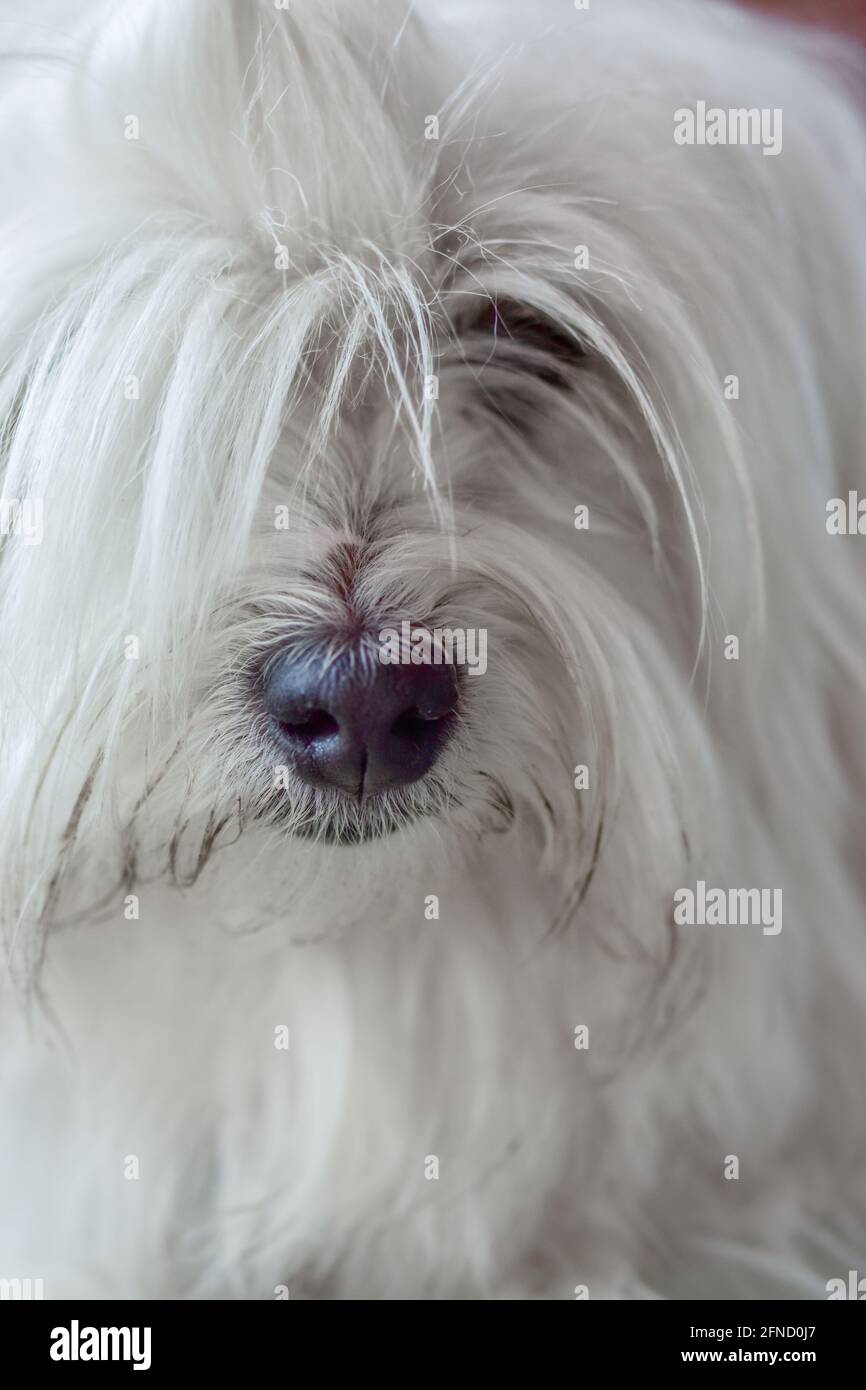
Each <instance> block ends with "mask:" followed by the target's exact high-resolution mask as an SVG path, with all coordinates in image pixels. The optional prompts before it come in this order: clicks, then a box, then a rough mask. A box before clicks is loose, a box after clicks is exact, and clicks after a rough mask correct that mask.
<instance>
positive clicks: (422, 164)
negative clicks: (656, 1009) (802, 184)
mask: <svg viewBox="0 0 866 1390" xmlns="http://www.w3.org/2000/svg"><path fill="white" fill-rule="evenodd" d="M117 8H118V15H114V13H113V7H111V6H109V7H108V10H109V13H107V14H101V15H100V17H99V20H98V23H97V27H96V30H95V33H96V37H95V38H94V40H93V41H92V42H91V43H90V44H89V45H87V46H85V48H84V49H83V50H82V53H81V54H80V55H79V56H78V57H77V58H76V61H75V62H74V63H73V64H72V65H71V66H70V67H69V68H68V70H67V67H66V66H64V65H60V66H58V65H57V64H48V65H47V66H46V67H45V68H44V70H42V71H41V77H42V80H43V82H44V84H45V92H46V98H45V104H44V106H43V109H42V114H41V118H40V121H39V122H38V123H37V122H31V123H30V127H29V128H30V129H31V130H32V142H33V143H32V147H31V149H30V151H29V152H27V151H25V153H29V155H30V158H28V159H26V160H24V161H23V162H22V161H21V160H20V158H19V161H18V162H19V165H20V166H21V167H19V168H18V171H17V173H16V178H17V180H18V182H17V188H18V191H19V200H20V204H21V207H22V215H21V217H20V218H19V219H17V220H16V221H15V223H14V224H12V223H7V225H6V226H5V227H4V238H5V244H4V249H5V250H6V252H7V253H8V255H9V257H10V260H11V262H14V267H15V282H14V292H13V290H12V288H11V283H10V280H9V278H8V277H4V281H3V283H4V296H8V303H4V309H5V310H6V311H7V312H6V317H5V322H6V329H5V337H4V347H5V352H4V372H3V376H2V411H3V418H4V420H5V430H4V435H3V453H4V458H5V465H6V482H5V485H4V497H5V498H7V499H20V500H22V501H23V499H43V501H44V536H43V538H42V543H41V544H38V545H37V544H28V543H27V537H26V536H25V535H21V534H13V535H10V537H9V538H8V542H9V543H8V545H7V554H6V557H5V562H4V564H5V585H4V604H5V608H4V641H5V642H6V643H7V653H11V655H12V657H13V664H14V679H13V680H12V681H11V684H10V696H9V702H8V703H9V713H8V721H7V732H8V747H9V757H8V762H7V768H8V771H7V788H8V789H9V790H10V791H11V796H12V799H13V802H14V803H15V804H17V805H18V806H19V807H20V809H21V820H22V821H23V822H25V828H24V829H23V830H20V829H19V830H18V831H16V835H18V837H19V838H18V841H17V859H16V863H17V865H18V874H19V879H20V885H19V892H23V895H24V897H26V896H27V893H28V892H31V891H32V892H34V893H35V896H34V897H33V899H32V901H31V902H30V903H29V904H28V907H27V908H26V909H25V910H26V911H28V912H30V911H33V912H36V911H37V910H38V909H39V903H40V902H41V903H42V905H43V907H44V905H45V900H46V898H47V899H48V900H50V899H51V897H52V894H54V895H55V896H56V892H57V884H58V882H59V878H60V875H61V873H62V870H63V867H64V865H65V864H67V863H68V862H71V861H72V860H73V859H74V858H75V855H76V853H77V848H76V847H81V848H83V847H84V846H86V845H88V844H89V845H90V846H91V852H92V853H95V854H97V855H102V856H105V855H106V854H109V853H112V854H117V855H118V856H119V862H120V864H121V865H122V866H123V874H124V877H125V881H126V882H131V881H133V879H134V878H135V876H136V875H137V874H138V873H139V872H141V871H142V864H143V862H144V860H145V859H146V858H147V857H148V856H150V855H152V854H153V853H154V852H157V853H158V854H159V855H160V856H161V859H162V865H163V867H164V866H165V864H166V863H168V864H169V865H170V867H171V869H172V871H173V872H175V873H176V874H177V875H178V877H186V878H188V879H191V878H193V877H195V875H196V874H197V873H199V872H200V870H201V868H202V867H203V865H204V863H205V862H206V861H207V859H208V856H209V853H210V851H211V850H212V849H213V848H215V847H218V846H219V845H220V844H222V843H225V842H226V840H230V839H233V838H235V837H236V836H237V835H238V833H241V834H245V833H247V831H249V830H250V829H251V828H252V827H254V826H257V827H259V828H263V827H267V828H268V829H269V831H270V832H271V833H272V834H273V835H274V836H277V837H279V838H280V839H281V840H282V841H285V840H287V839H289V838H290V837H302V838H304V839H307V840H310V839H312V840H315V841H319V842H321V843H322V844H323V845H327V846H331V845H334V844H360V845H361V846H367V847H368V846H369V844H370V843H371V842H372V841H374V840H377V839H379V838H381V837H383V836H384V835H386V834H388V833H389V832H392V831H400V830H404V829H407V828H408V827H409V826H413V827H414V828H415V832H417V833H420V834H423V833H425V832H426V833H429V834H431V835H435V836H436V837H438V838H439V839H442V838H443V837H444V838H445V839H446V840H447V839H448V838H449V837H451V838H453V839H454V841H455V843H456V842H457V841H458V840H459V841H462V842H463V843H466V842H467V836H469V837H470V838H471V837H472V836H477V835H493V834H497V833H499V834H504V835H507V834H509V832H512V830H513V827H514V826H516V825H517V826H519V827H520V832H521V833H520V840H521V843H523V844H526V843H531V844H532V846H533V853H536V854H537V853H538V852H542V853H543V852H547V853H548V855H549V856H550V858H551V860H552V861H553V862H555V863H556V864H557V865H560V866H563V868H564V871H565V877H566V878H567V880H568V884H569V895H568V897H567V901H568V903H569V904H570V907H571V908H573V907H574V905H575V903H576V902H577V901H578V900H579V899H580V897H581V895H582V893H583V892H584V891H585V888H586V884H587V882H588V880H589V879H590V877H591V875H592V872H593V868H594V865H595V864H596V863H597V861H598V857H599V853H600V850H601V848H602V847H603V845H604V843H605V838H606V836H607V835H609V834H610V826H611V825H612V824H613V823H619V824H620V825H621V826H625V827H627V828H629V836H630V845H631V847H630V848H629V849H628V851H627V853H628V854H629V855H635V856H637V855H638V853H640V854H641V855H643V856H645V857H646V859H647V860H648V861H651V862H652V863H653V864H654V865H655V866H656V867H657V866H658V864H659V863H660V862H661V861H662V860H664V861H665V862H673V861H674V860H676V858H677V857H678V856H680V855H681V853H682V843H683V840H682V835H681V831H680V827H681V824H682V822H683V819H684V816H685V812H684V809H683V796H684V789H683V778H682V776H681V769H682V765H683V761H684V757H685V756H686V755H685V754H684V751H683V750H684V749H685V748H686V746H687V745H688V737H687V727H686V726H687V722H688V720H689V719H690V718H691V716H690V715H689V713H688V711H689V707H690V701H691V695H690V693H689V681H690V677H691V675H692V673H693V670H694V665H695V659H696V657H697V656H698V654H699V653H700V651H701V647H702V642H703V641H704V638H705V636H706V624H707V619H708V616H709V617H711V616H712V610H711V607H710V605H709V603H708V594H709V592H710V581H711V579H712V575H711V571H710V567H709V565H708V559H707V556H706V547H705V536H706V532H705V516H704V513H703V509H706V508H712V507H719V506H722V507H724V508H725V509H726V512H727V514H729V515H733V514H735V512H736V515H738V517H739V518H740V522H741V526H742V535H745V536H749V537H752V539H753V538H754V537H753V532H752V531H751V530H750V517H751V515H752V507H751V501H750V495H749V490H748V487H746V486H745V485H744V477H743V468H742V457H741V453H740V443H739V436H738V432H737V427H736V425H735V424H734V423H733V421H732V417H731V409H730V404H729V401H728V400H727V399H726V396H725V392H724V386H723V381H724V375H725V369H726V368H727V367H729V366H730V360H729V359H726V356H725V351H723V350H719V347H718V345H719V344H720V343H721V344H723V345H724V347H725V348H727V347H729V346H731V345H732V344H735V345H736V346H737V348H738V350H739V351H740V354H741V355H740V357H739V358H738V359H736V361H737V363H738V364H742V363H743V362H744V361H747V360H749V361H750V360H752V358H753V357H754V358H755V359H757V358H758V357H759V355H760V354H759V351H758V349H759V347H760V345H759V344H757V345H755V347H753V346H752V345H751V343H750V341H749V339H748V336H747V335H743V332H742V327H741V326H738V325H737V324H736V321H735V320H736V315H735V314H733V315H731V314H730V312H729V311H730V310H731V303H732V298H734V297H738V298H739V300H740V301H742V300H744V299H745V298H746V297H747V296H748V285H746V284H743V283H742V282H739V283H738V281H737V276H736V274H735V273H734V270H735V267H732V266H731V257H730V255H729V253H728V250H726V248H727V247H728V246H729V239H730V237H731V235H732V233H733V230H734V228H735V227H736V226H737V225H738V218H739V210H740V208H741V207H742V205H743V202H744V200H745V199H746V198H747V197H749V196H751V195H752V194H754V196H756V197H757V196H759V194H760V193H761V191H762V190H763V187H764V182H765V181H766V178H767V174H768V167H769V164H770V161H762V159H761V155H760V152H759V151H758V152H755V151H742V152H741V151H725V152H724V155H725V158H724V159H720V160H717V161H716V163H715V165H714V167H713V172H712V174H711V175H710V174H708V172H707V171H708V170H709V168H710V164H709V162H708V161H705V162H704V165H703V166H702V168H701V169H699V167H698V165H697V163H696V162H695V161H694V160H692V163H691V165H687V164H686V157H687V156H688V155H694V154H695V153H696V152H694V151H683V150H682V148H681V147H679V146H677V144H676V143H675V142H674V141H673V139H672V136H671V121H672V112H673V109H674V108H675V107H676V106H677V105H679V104H680V103H681V101H683V100H684V99H685V98H686V96H687V95H688V93H689V92H690V91H691V89H692V86H693V83H690V80H688V78H687V76H684V75H683V71H682V66H681V65H679V66H678V62H677V60H676V59H675V57H669V56H668V55H667V54H666V53H665V52H664V48H663V46H662V45H661V44H660V41H659V38H658V36H657V35H654V33H653V31H652V30H651V29H650V28H648V27H646V26H645V25H644V27H643V28H642V27H641V26H642V23H643V22H642V21H641V20H640V18H639V11H640V7H637V9H634V8H633V7H631V6H621V7H619V12H620V13H621V15H622V18H623V19H624V21H625V23H624V24H623V25H622V26H621V25H620V24H619V23H617V24H615V25H613V27H612V28H611V27H610V22H609V27H608V28H607V29H604V28H603V27H599V25H598V24H597V23H596V20H595V18H594V17H590V16H589V15H584V14H581V15H574V16H572V17H571V19H570V20H569V22H568V24H567V25H566V27H565V29H564V30H563V31H562V32H561V33H559V34H554V33H553V31H551V30H549V29H545V28H541V29H534V28H533V29H532V32H527V33H525V34H524V35H523V42H522V44H521V45H514V44H513V43H511V42H510V41H511V37H512V34H511V30H510V29H507V30H506V33H505V34H504V35H503V36H502V37H500V38H498V39H497V38H496V36H495V33H494V36H493V38H492V39H491V37H490V35H488V38H487V42H488V46H490V47H491V48H492V51H493V52H494V53H495V54H497V55H498V56H496V57H495V58H491V57H490V56H489V55H488V56H487V57H486V58H485V57H481V56H475V57H473V56H472V54H471V52H470V51H469V50H470V49H471V43H470V40H469V37H468V36H465V35H464V36H463V38H462V40H461V42H462V43H463V45H464V52H467V53H468V56H467V57H466V59H465V61H464V62H462V64H461V66H460V68H459V70H458V69H457V68H456V67H455V64H454V61H453V58H451V57H449V56H448V55H449V51H450V46H449V44H448V43H447V41H446V42H445V43H444V45H443V47H442V50H441V52H440V53H439V54H438V56H434V49H433V48H432V47H431V46H430V40H429V39H428V38H427V37H426V36H425V35H424V34H423V33H422V31H421V30H420V28H419V27H418V25H417V24H416V21H415V20H414V19H413V20H411V21H409V22H405V23H404V19H405V15H404V13H403V7H401V6H397V7H396V11H399V13H396V11H395V7H393V6H388V5H383V6H380V7H374V8H373V10H372V11H371V13H370V14H367V15H366V17H365V18H363V19H360V18H359V17H358V16H357V14H356V13H355V12H354V10H353V9H352V7H350V6H348V5H333V4H329V3H324V0H323V2H322V3H317V4H311V3H310V4H305V5H303V6H300V7H294V6H292V7H288V8H283V7H281V6H279V5H277V6H274V5H272V4H266V3H264V0H261V3H258V4H253V3H251V2H250V0H244V3H240V0H239V3H237V4H226V5H221V6H211V5H208V4H205V3H198V0H190V3H189V4H186V5H184V6H182V7H177V6H173V5H168V4H160V3H156V0H154V2H153V3H148V4H145V5H142V6H138V7H136V14H135V15H134V16H132V18H130V15H129V12H128V7H117ZM355 8H356V9H357V7H355ZM120 11H122V13H120ZM593 26H595V27H593ZM734 28H735V26H734ZM729 29H730V32H731V33H733V32H734V31H733V29H731V27H730V26H729V25H727V27H726V25H722V26H721V27H720V30H719V36H718V43H717V44H716V46H715V47H714V49H713V53H714V55H715V56H714V62H716V64H718V63H719V61H720V58H719V55H720V53H721V54H724V53H725V52H726V51H727V49H726V48H725V45H726V44H727V43H728V38H727V35H728V33H729ZM683 41H684V42H685V40H683ZM509 45H510V46H509ZM695 48H696V50H697V45H695ZM730 52H731V64H730V67H731V69H733V67H734V55H736V56H737V57H739V52H740V50H739V45H738V44H737V43H735V42H734V39H733V38H732V39H731V43H730ZM649 62H652V63H654V67H653V73H654V80H653V82H651V83H650V82H647V81H645V80H642V78H641V71H642V65H644V64H647V63H649ZM578 73H579V75H580V81H579V82H578V80H577V76H576V74H578ZM703 76H704V78H705V79H706V82H707V83H708V84H712V83H713V81H714V78H713V76H712V75H711V74H709V73H704V74H703ZM709 90H710V94H711V93H712V86H711V85H710V87H709ZM611 92H618V93H619V96H618V97H616V98H611V99H610V100H608V97H609V95H610V93H611ZM37 127H38V128H37ZM37 142H38V159H34V157H33V152H34V149H35V148H36V146H37ZM705 153H706V152H705ZM19 155H20V151H19ZM14 163H15V160H14V159H13V157H12V154H11V153H10V154H9V156H8V159H7V165H8V167H9V168H12V167H13V165H14ZM34 165H37V166H38V167H37V168H36V170H35V172H34ZM751 171H754V172H751ZM695 187H700V188H703V189H704V190H706V189H711V190H712V198H709V197H708V196H706V194H704V196H703V197H701V196H699V197H695V196H693V195H694V190H695ZM728 193H729V194H730V195H731V201H730V203H729V204H726V203H725V195H726V194H728ZM773 196H774V197H775V196H776V195H775V194H774V195H773ZM803 196H806V195H805V193H804V195H803ZM710 204H711V205H710ZM735 244H736V243H734V245H735ZM753 279H754V277H753V276H752V275H751V274H750V275H749V277H748V281H749V284H751V283H752V281H753ZM722 301H724V309H722V308H721V307H720V306H721V302H722ZM716 314H721V316H722V318H723V319H724V324H722V325H721V326H719V322H718V321H717V320H716V319H714V317H713V316H714V315H716ZM754 331H755V316H754V315H753V316H752V319H751V327H750V330H749V332H750V334H752V333H754ZM726 333H727V335H728V336H727V339H726V337H725V335H726ZM741 369H742V368H741ZM696 470H697V471H700V474H701V478H700V494H701V499H702V500H701V501H700V502H699V501H698V495H699V489H698V485H697V484H698V480H697V478H696ZM19 529H20V528H19ZM728 540H730V542H731V546H732V552H731V553H733V550H734V549H735V548H736V546H735V541H736V538H735V537H730V538H726V537H725V536H722V537H721V539H720V541H719V543H718V545H717V547H716V550H715V552H714V555H713V565H715V566H716V567H717V569H718V572H719V573H720V574H723V575H724V580H723V583H724V586H725V589H726V594H727V597H728V600H729V602H732V603H733V604H734V605H736V603H738V602H739V601H740V600H741V598H742V596H743V595H745V594H747V593H748V594H749V595H750V596H751V595H753V594H755V593H757V592H758V590H757V588H755V589H753V588H752V579H753V577H754V576H753V572H752V570H751V569H750V566H751V564H752V562H753V561H754V562H757V559H758V551H757V547H755V546H754V545H752V546H750V547H749V552H748V560H749V565H746V566H744V565H743V564H742V563H740V564H739V565H738V566H737V568H736V572H735V573H733V572H728V571H727V570H726V568H725V567H726V564H727V562H728V560H729V558H730V556H729V553H727V552H726V545H727V544H728ZM674 730H675V731H676V734H675V735H674V732H673V731H674ZM696 737H697V735H696ZM675 748H676V750H677V751H676V753H675V751H674V750H675ZM638 845H639V846H640V851H638V849H637V848H636V846H638ZM111 846H114V849H113V850H112V848H111ZM328 852H331V853H333V851H332V850H329V851H328ZM359 852H360V851H359ZM46 863H47V864H48V865H50V866H51V867H50V868H48V869H45V867H44V866H45V865H46ZM37 870H38V873H37ZM659 872H661V871H659ZM39 874H41V875H42V877H41V880H40V888H39V890H38V891H35V890H32V889H28V888H27V887H26V884H27V883H30V884H32V883H33V881H34V875H36V876H37V877H38V875H39ZM21 885H24V886H23V887H21ZM37 899H38V900H39V901H37Z"/></svg>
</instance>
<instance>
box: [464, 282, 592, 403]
mask: <svg viewBox="0 0 866 1390" xmlns="http://www.w3.org/2000/svg"><path fill="white" fill-rule="evenodd" d="M484 327H485V330H486V333H487V334H488V335H489V336H490V337H492V338H493V340H494V352H496V351H498V350H500V349H501V350H502V352H503V353H510V352H512V351H514V352H518V351H519V352H521V353H522V354H523V357H524V361H525V364H526V365H527V366H531V367H532V368H533V369H534V370H535V371H536V372H537V374H538V376H540V377H542V378H543V379H544V380H545V381H549V382H550V383H551V384H552V385H559V384H563V381H564V376H563V369H566V368H569V367H573V366H575V365H576V364H577V363H579V362H581V361H582V360H583V359H584V358H585V357H586V350H585V348H584V346H583V345H582V344H581V343H580V342H579V341H578V340H577V339H576V338H574V337H572V335H571V334H570V333H569V332H568V330H567V329H565V328H562V327H561V326H559V325H558V324H556V323H554V322H552V320H551V319H549V318H546V317H545V316H544V315H543V314H539V313H537V312H536V311H535V310H534V309H532V308H530V307H529V306H528V305H526V304H520V303H518V302H517V301H516V300H513V299H497V300H495V301H493V302H492V303H490V304H488V305H487V306H486V309H485V318H484ZM558 369H559V370H558Z"/></svg>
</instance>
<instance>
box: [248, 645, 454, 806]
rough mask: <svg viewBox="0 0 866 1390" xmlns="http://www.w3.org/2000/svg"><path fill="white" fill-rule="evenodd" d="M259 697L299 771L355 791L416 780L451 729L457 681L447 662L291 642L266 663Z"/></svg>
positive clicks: (304, 777) (309, 778) (312, 780)
mask: <svg viewBox="0 0 866 1390" xmlns="http://www.w3.org/2000/svg"><path fill="white" fill-rule="evenodd" d="M260 688H261V700H262V704H263V706H264V708H265V710H266V712H267V714H268V716H269V722H270V725H271V729H272V731H273V733H274V734H275V735H276V736H277V738H278V740H279V741H280V743H281V744H282V747H283V750H284V753H285V754H286V755H287V756H288V759H289V761H290V762H291V765H292V766H293V768H294V770H295V772H296V773H297V774H298V776H299V777H300V778H301V779H302V780H303V781H305V782H308V783H309V784H310V785H312V786H317V787H332V788H338V789H339V790H341V791H345V792H348V793H349V794H350V795H352V796H356V797H357V796H363V795H365V794H367V793H373V792H380V791H385V790H387V789H388V788H390V787H401V786H407V785H408V784H409V783H411V782H417V781H418V779H419V778H421V777H423V776H424V775H425V774H426V773H427V772H429V770H430V768H431V767H432V766H433V764H434V763H435V762H436V760H437V758H438V757H439V755H440V753H441V752H442V750H443V748H444V747H445V745H446V743H447V742H448V739H449V737H450V734H451V730H452V727H453V725H454V723H455V717H454V716H455V714H456V707H457V682H456V680H455V676H454V672H453V670H452V668H451V667H450V666H447V665H439V666H436V665H427V664H424V665H420V666H413V665H387V664H385V663H382V662H379V661H378V660H377V659H376V657H375V654H373V655H371V656H370V657H369V659H367V660H363V659H362V654H361V653H359V652H358V651H357V650H355V649H348V650H346V651H345V652H343V653H341V654H340V655H339V656H337V657H336V658H335V657H334V656H333V654H332V653H331V654H326V653H325V652H323V654H322V656H321V657H320V658H319V657H317V656H316V655H315V654H313V655H312V656H311V655H310V651H309V648H306V649H305V652H304V655H303V658H299V657H296V656H295V655H294V653H293V651H292V649H291V648H287V649H286V650H285V651H284V652H281V653H279V654H278V655H277V656H276V657H275V658H273V659H272V660H271V661H270V662H269V663H268V666H267V667H266V668H265V670H264V672H263V675H262V679H261V687H260Z"/></svg>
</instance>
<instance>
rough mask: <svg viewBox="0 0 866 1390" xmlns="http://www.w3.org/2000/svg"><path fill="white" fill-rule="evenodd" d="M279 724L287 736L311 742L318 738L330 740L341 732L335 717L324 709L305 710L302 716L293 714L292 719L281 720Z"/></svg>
mask: <svg viewBox="0 0 866 1390" xmlns="http://www.w3.org/2000/svg"><path fill="white" fill-rule="evenodd" d="M277 722H278V724H279V725H280V728H281V729H284V730H285V731H286V733H287V734H290V735H294V736H296V737H297V738H304V739H309V740H310V741H311V742H312V740H314V739H317V738H329V737H331V736H332V735H334V734H336V733H339V731H340V726H339V724H338V723H337V721H336V719H335V718H334V716H333V715H332V714H328V711H327V710H324V709H310V710H304V711H303V712H302V713H301V714H293V715H292V717H291V718H290V719H279V720H278V721H277Z"/></svg>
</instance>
